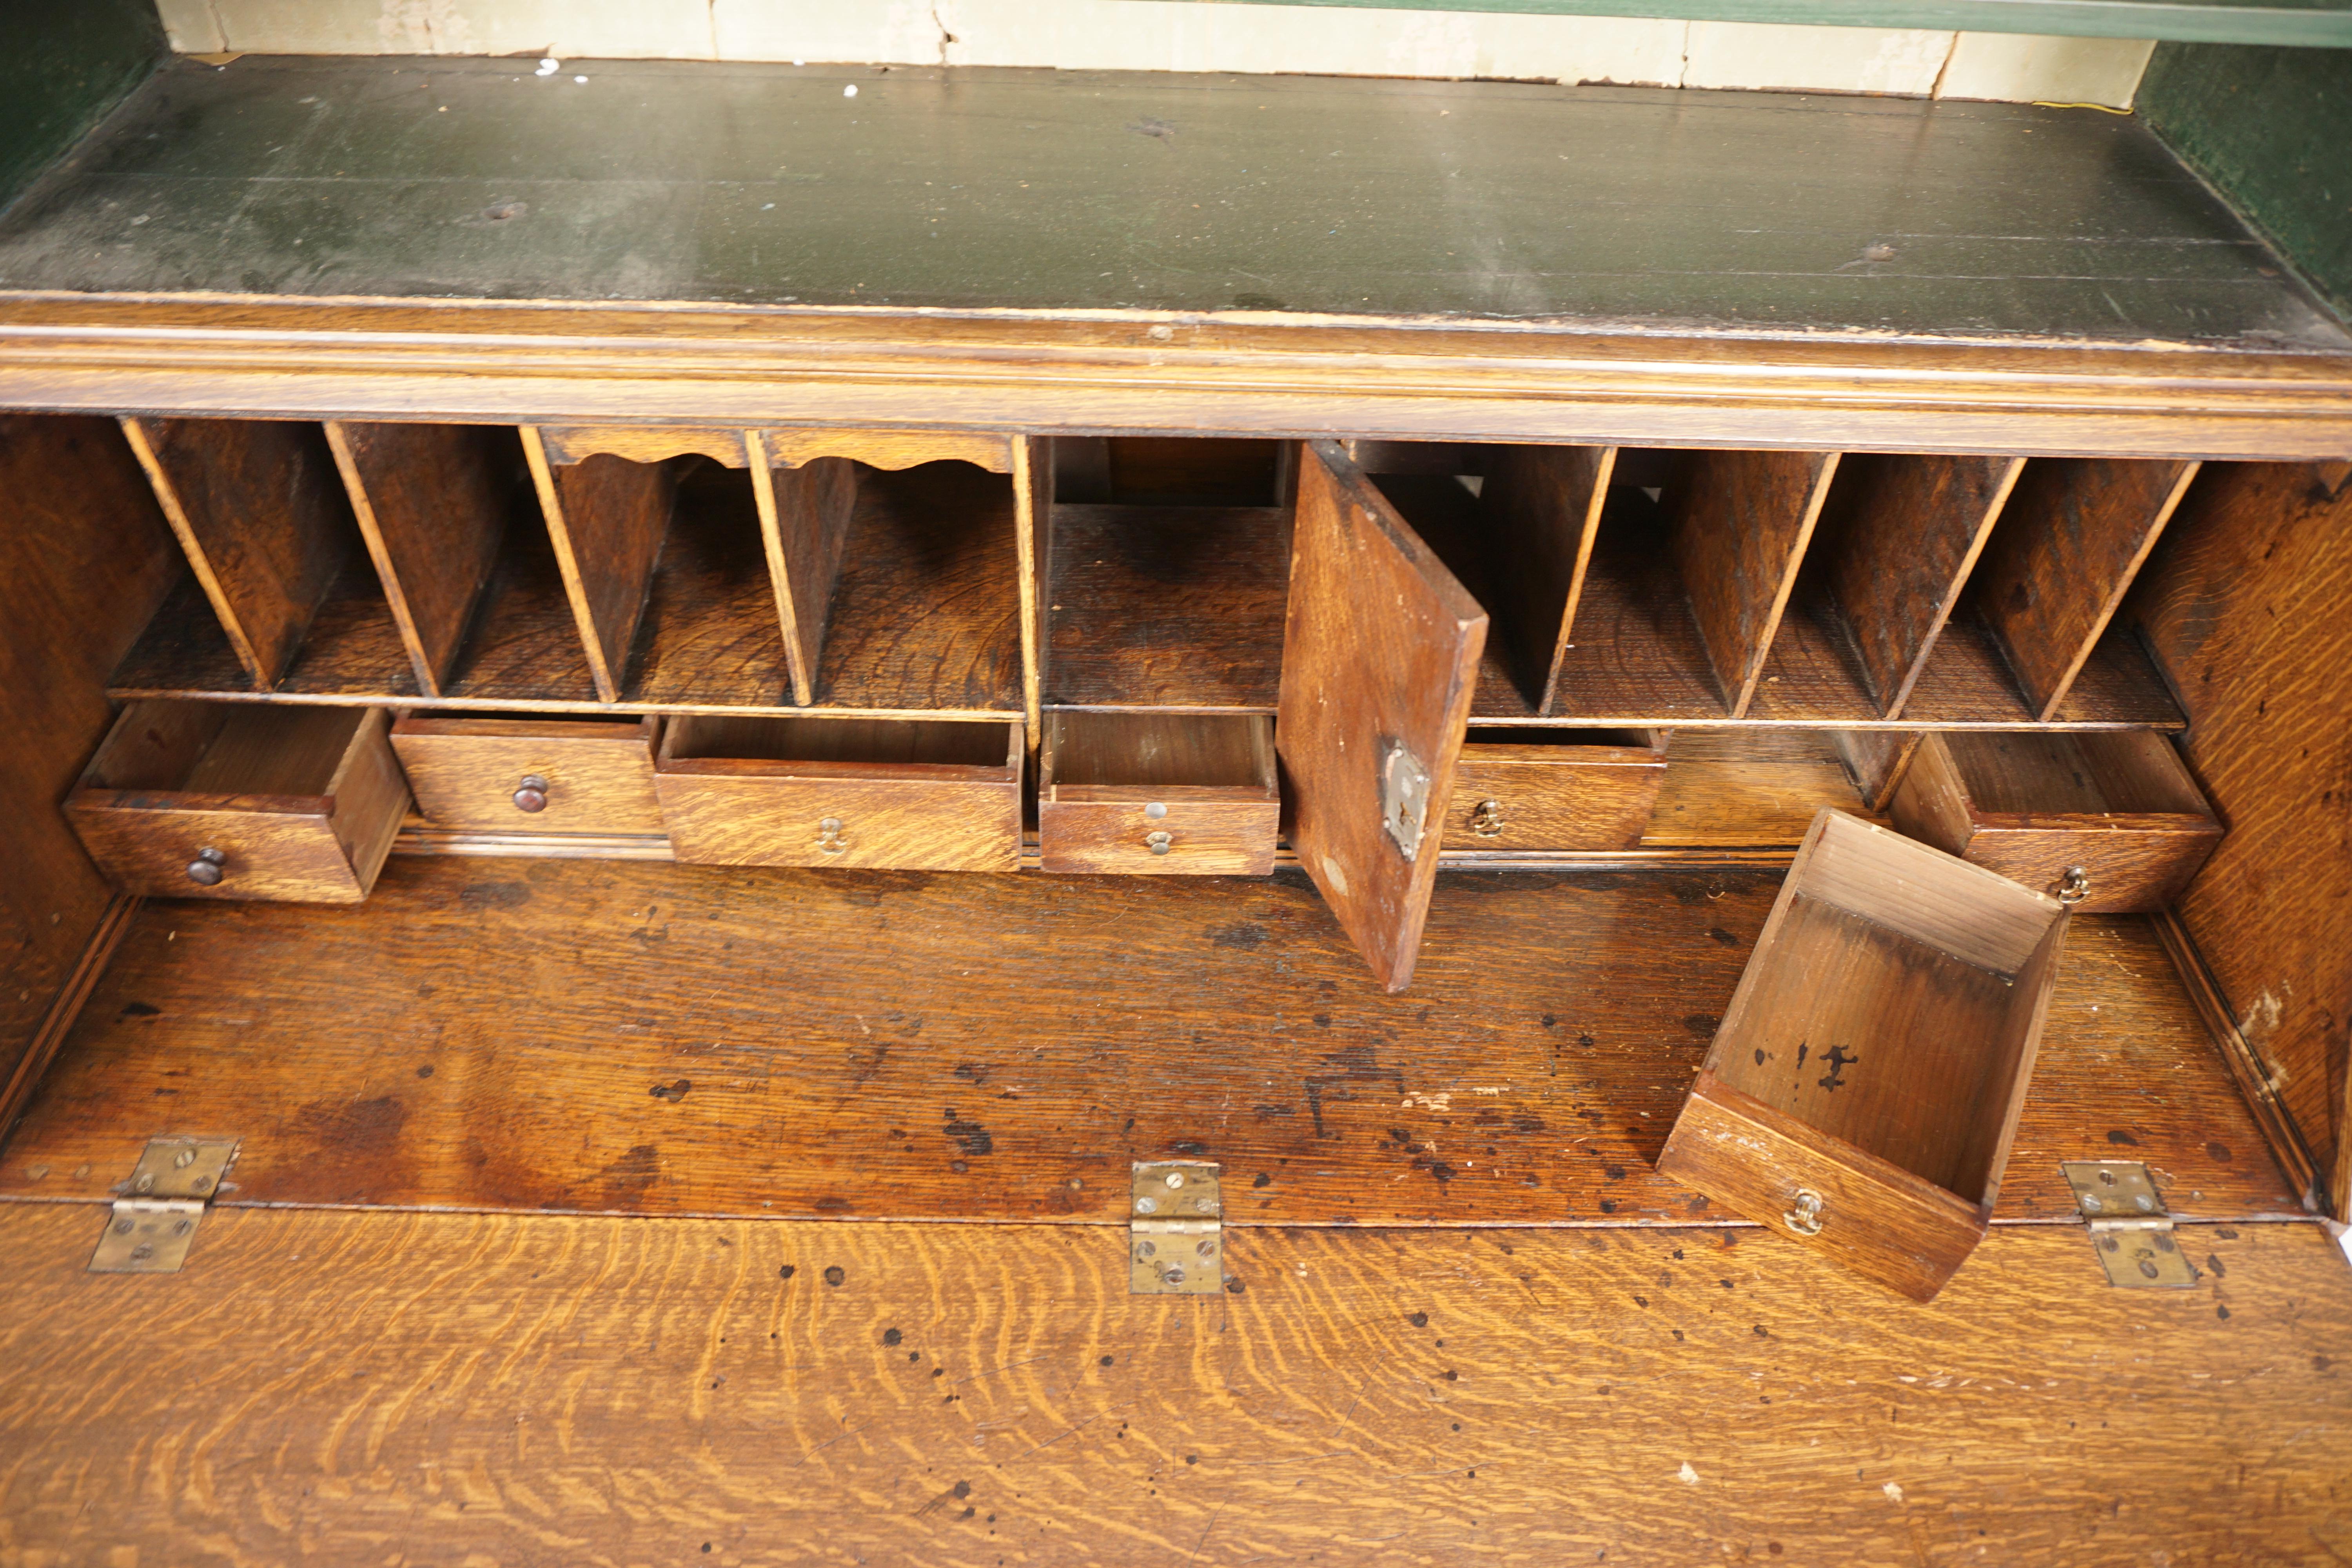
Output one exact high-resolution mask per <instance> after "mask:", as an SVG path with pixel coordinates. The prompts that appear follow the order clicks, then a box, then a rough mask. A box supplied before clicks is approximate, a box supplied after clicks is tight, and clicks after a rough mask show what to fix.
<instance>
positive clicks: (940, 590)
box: [816, 462, 1023, 718]
mask: <svg viewBox="0 0 2352 1568" xmlns="http://www.w3.org/2000/svg"><path fill="white" fill-rule="evenodd" d="M1018 533H1019V527H1018V519H1017V517H1016V513H1015V507H1014V504H1013V485H1012V481H1011V480H1010V479H1008V478H1005V477H1003V476H1002V475H997V474H992V473H989V472H987V471H986V470H984V469H982V468H975V467H973V466H972V465H971V464H970V463H965V462H938V463H926V464H924V465H923V466H921V467H919V468H908V469H907V470H906V471H904V472H903V473H894V472H890V471H888V470H877V471H873V472H868V473H866V474H865V475H864V476H862V477H861V479H860V480H859V482H858V486H857V511H856V520H855V521H853V522H852V524H851V527H850V532H849V543H848V546H847V550H846V552H845V555H844V556H843V561H842V568H841V576H840V580H839V582H838V584H837V585H836V586H835V589H834V596H833V615H832V619H831V620H830V621H829V622H827V624H826V628H825V637H824V654H823V657H822V658H820V659H819V660H818V663H817V676H816V702H817V705H818V706H819V707H824V708H851V709H865V710H873V709H889V710H907V711H913V710H926V709H929V710H947V711H954V712H961V713H967V714H970V713H990V714H1003V715H1004V716H1006V717H1009V718H1018V717H1020V716H1021V714H1022V712H1023V702H1022V680H1023V658H1022V652H1021V587H1020V581H1019V579H1020V574H1021V565H1022V552H1021V548H1020V541H1019V538H1018Z"/></svg>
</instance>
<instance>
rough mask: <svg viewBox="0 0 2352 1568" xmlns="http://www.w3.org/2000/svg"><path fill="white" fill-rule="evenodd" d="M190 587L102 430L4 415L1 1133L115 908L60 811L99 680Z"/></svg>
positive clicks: (102, 698) (99, 728)
mask: <svg viewBox="0 0 2352 1568" xmlns="http://www.w3.org/2000/svg"><path fill="white" fill-rule="evenodd" d="M187 576H188V570H187V567H186V566H185V565H184V563H183V561H182V558H181V553H180V550H179V547H178V546H177V545H176V544H175V543H174V542H173V538H172V532H171V530H170V529H169V528H168V527H167V526H166V525H165V523H164V521H163V513H162V511H161V510H160V509H159V508H158V506H157V505H156V501H155V496H154V491H153V490H152V489H151V488H150V487H149V485H148V483H147V479H146V477H145V476H144V475H143V474H142V472H141V471H140V468H139V462H138V459H137V458H134V457H133V456H132V455H131V448H130V446H129V444H128V443H127V442H126V441H125V440H124V438H123V435H122V432H121V429H120V428H119V427H118V426H116V425H115V423H114V421H112V420H110V419H97V418H86V417H65V418H60V417H57V416H41V415H31V416H26V415H0V732H5V734H6V735H7V736H8V738H9V739H8V743H7V744H6V745H5V746H0V860H5V862H6V864H7V867H8V872H7V874H6V875H5V876H0V969H5V972H6V976H7V980H6V984H0V1126H5V1124H6V1123H7V1121H9V1120H11V1119H13V1118H14V1116H15V1113H16V1106H17V1104H18V1103H19V1102H20V1100H21V1092H19V1091H21V1090H22V1089H29V1088H30V1084H29V1083H25V1082H21V1081H20V1080H19V1079H18V1078H17V1071H18V1069H19V1068H22V1067H23V1066H24V1065H25V1064H26V1054H25V1053H26V1051H27V1050H29V1049H31V1048H33V1047H35V1046H37V1045H48V1044H54V1042H55V1040H56V1037H57V1036H56V1032H55V1030H54V1029H51V1028H48V1027H47V1018H48V1015H49V1013H50V1009H51V1006H52V1005H53V1002H54V1000H55V999H56V998H57V997H58V994H59V993H60V992H61V991H62V990H63V989H65V988H66V987H67V986H68V984H70V983H71V981H72V980H73V978H74V975H75V973H76V971H77V968H78V966H79V963H80V961H81V958H82V954H83V952H84V951H85V947H86V944H87V943H88V942H89V941H90V939H91V936H92V933H93V932H94V931H96V930H97V929H98V927H99V924H100V921H101V920H102V919H103V918H104V916H105V914H106V910H107V909H108V906H109V903H110V900H111V899H112V897H113V889H111V888H110V887H109V886H108V885H107V883H106V881H105V879H103V878H101V877H100V875H99V873H98V871H97V869H96V868H94V867H92V866H91V865H90V863H89V858H88V857H87V856H85V855H84V854H83V853H82V849H81V843H80V840H79V838H78V837H76V836H75V834H74V831H73V829H72V828H71V827H70V826H68V825H67V823H66V820H65V818H64V817H63V816H61V815H59V813H58V802H59V801H61V800H63V799H64V798H65V796H66V793H67V791H68V790H69V789H71V788H72V787H73V783H74V780H75V778H76V777H77V776H78V775H79V773H81V770H82V765H83V764H84V763H86V762H88V761H89V755H90V753H91V752H93V751H95V750H96V749H97V746H98V743H99V742H100V739H101V738H103V737H104V735H105V733H106V729H107V725H108V723H109V722H110V709H109V706H108V702H107V699H106V690H105V687H106V680H107V677H108V675H109V674H110V671H111V670H112V669H113V668H114V666H115V664H116V663H117V661H119V660H120V659H121V658H122V656H123V654H124V653H125V652H126V651H127V650H128V649H129V647H131V643H132V640H133V639H134V638H136V637H138V636H139V632H140V627H141V626H142V624H143V623H144V622H145V621H146V620H147V618H148V616H151V615H152V614H153V613H154V611H155V607H156V605H158V604H159V603H160V602H161V601H162V600H163V596H164V595H165V594H166V593H167V592H168V591H169V589H170V587H171V585H172V584H173V582H174V581H185V580H186V578H187ZM214 635H215V637H218V636H219V633H218V631H217V630H215V633H214Z"/></svg>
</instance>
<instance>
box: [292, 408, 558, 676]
mask: <svg viewBox="0 0 2352 1568" xmlns="http://www.w3.org/2000/svg"><path fill="white" fill-rule="evenodd" d="M327 443H328V445H329V446H330V447H332V448H333V449H334V454H335V464H336V466H337V467H338V468H341V470H342V475H343V485H344V488H345V489H347V490H348V491H349V492H350V495H351V501H352V512H353V513H354V514H356V515H357V517H358V519H359V524H360V536H361V537H362V538H363V539H364V540H366V541H367V548H368V554H369V555H370V556H371V557H372V558H373V560H374V562H375V569H376V575H377V576H378V577H380V578H382V579H383V593H384V597H385V599H386V600H388V601H389V602H390V604H391V605H392V616H393V620H394V622H395V623H396V624H397V625H398V626H399V628H400V640H401V646H402V647H404V648H406V649H407V650H408V658H409V661H410V662H411V663H412V664H414V665H415V667H416V685H417V689H419V690H421V691H423V692H424V693H425V695H426V696H428V697H438V696H440V695H441V694H442V693H443V692H444V691H446V689H448V686H449V683H450V682H451V681H452V680H454V679H456V676H457V659H458V655H459V652H460V651H461V649H462V647H463V645H464V642H465V638H466V633H467V628H468V627H470V626H472V624H473V620H474V615H475V612H476V611H477V610H478V608H480V606H481V603H482V597H483V595H484V594H485V592H487V590H488V587H489V584H490V574H491V571H492V570H493V568H495V567H496V566H497V564H498V560H499V544H500V542H502V540H503V538H504V536H505V534H506V528H507V503H508V491H509V488H510V486H511V485H512V483H513V480H514V479H515V446H514V437H511V436H510V435H508V434H507V433H506V432H505V431H503V430H499V429H496V428H493V427H491V426H483V425H352V424H338V423H330V424H329V425H328V426H327Z"/></svg>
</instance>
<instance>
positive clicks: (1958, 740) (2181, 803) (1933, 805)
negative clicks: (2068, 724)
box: [1887, 731, 2221, 914]
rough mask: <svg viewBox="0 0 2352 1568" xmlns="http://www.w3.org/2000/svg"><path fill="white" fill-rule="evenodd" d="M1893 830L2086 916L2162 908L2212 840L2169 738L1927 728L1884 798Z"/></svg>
mask: <svg viewBox="0 0 2352 1568" xmlns="http://www.w3.org/2000/svg"><path fill="white" fill-rule="evenodd" d="M1887 812H1888V815H1889V816H1890V817H1891V818H1892V819H1893V821H1894V824H1895V827H1896V828H1898V829H1899V830H1900V831H1902V832H1904V833H1906V834H1908V835H1909V836H1910V837H1914V838H1916V839H1919V840H1920V841H1922V842H1923V843H1927V844H1932V845H1934V846H1935V847H1937V848H1938V849H1941V850H1943V851H1944V852H1945V853H1947V854H1950V855H1958V856H1960V857H1961V858H1964V859H1967V860H1968V861H1969V862H1970V863H1972V864H1974V865H1979V866H1983V867H1986V868H1989V869H1991V870H1995V871H1999V872H2000V874H2001V875H2002V876H2004V877H2008V878H2010V879H2012V880H2015V881H2018V882H2022V883H2023V884H2025V885H2026V886H2027V887H2029V888H2038V889H2043V890H2050V889H2055V888H2057V887H2058V886H2059V885H2060V884H2061V882H2062V880H2063V879H2065V878H2067V877H2068V876H2069V875H2070V873H2072V872H2074V871H2077V870H2079V871H2081V872H2082V873H2083V874H2084V876H2085V877H2086V878H2087V879H2088V881H2087V892H2086V893H2085V894H2084V896H2083V897H2082V898H2081V899H2080V900H2079V901H2078V902H2077V903H2076V905H2075V908H2076V909H2077V910H2081V911H2082V912H2083V913H2085V914H2123V913H2146V912H2148V911H2152V910H2160V909H2163V908H2164V907H2165V906H2167V905H2168V904H2169V903H2171V902H2172V900H2173V897H2174V895H2175V894H2177V893H2179V891H2180V889H2182V888H2183V887H2184V886H2186V885H2187V884H2188V881H2189V878H2190V877H2191V876H2193V875H2195V873H2196V870H2197V868H2198V867H2200V866H2201V865H2203V864H2204V863H2205V859H2206V858H2207V857H2208V856H2210V854H2211V853H2212V852H2213V848H2214V846H2215V845H2216V844H2218V843H2219V842H2220V841H2221V823H2220V822H2218V821H2216V820H2215V819H2214V816H2213V814H2212V811H2211V808H2210V807H2209V806H2208V805H2206V804H2205V800H2204V797H2203V796H2202V795H2199V794H2198V793H2197V785H2196V783H2195V781H2194V780H2192V779H2191V778H2190V777H2189V772H2188V770H2187V769H2186V768H2185V767H2183V766H2182V765H2181V762H2180V757H2179V753H2178V752H2175V751H2173V749H2172V742H2170V741H2168V739H2166V738H2165V737H2164V736H2162V735H2157V734H2151V733H2149V732H2147V731H2123V732H2120V733H2115V734H2081V735H2069V734H2055V735H2036V734H2010V735H2002V734H1988V735H1929V736H1927V737H1926V738H1925V739H1924V740H1923V741H1922V742H1920V745H1919V750H1918V753H1917V756H1916V759H1915V761H1914V762H1913V763H1912V765H1911V769H1910V771H1909V772H1908V773H1906V774H1905V775H1904V777H1903V781H1902V783H1901V784H1899V785H1897V786H1896V788H1895V795H1894V798H1893V800H1892V801H1891V802H1890V803H1889V805H1888V807H1887Z"/></svg>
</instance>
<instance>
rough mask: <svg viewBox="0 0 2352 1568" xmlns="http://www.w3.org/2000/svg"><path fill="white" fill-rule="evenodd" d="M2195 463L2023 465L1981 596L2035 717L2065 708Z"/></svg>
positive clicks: (1979, 580) (1982, 575) (1979, 582)
mask: <svg viewBox="0 0 2352 1568" xmlns="http://www.w3.org/2000/svg"><path fill="white" fill-rule="evenodd" d="M2197 468H2198V465H2197V464H2195V463H2193V462H2169V463H2149V462H2117V461H2112V460H2106V459H2101V458H2043V459H2042V460H2041V461H2039V462H2034V463H2029V464H2028V465H2027V466H2026V470H2025V474H2024V476H2023V477H2022V478H2021V479H2019V480H2018V482H2017V488H2016V489H2015V490H2013V491H2012V492H2011V496H2010V504H2009V506H2008V508H2007V509H2006V512H2005V515H2004V517H2003V519H2002V521H2001V525H2000V527H1999V528H1998V529H1996V530H1995V531H1994V533H1993V539H1992V542H1991V544H1990V546H1989V547H1988V548H1987V550H1986V552H1985V557H1984V562H1983V564H1982V567H1981V569H1980V570H1979V572H1978V573H1977V577H1976V585H1975V595H1974V596H1975V600H1976V604H1977V608H1978V613H1979V616H1981V617H1982V618H1983V620H1984V623H1985V625H1986V626H1988V627H1990V629H1991V631H1992V634H1993V636H1994V637H1995V638H1996V639H1998V641H1999V642H2000V648H2001V652H2002V654H2003V655H2004V656H2005V657H2006V658H2008V660H2009V666H2010V668H2011V671H2013V672H2014V673H2015V675H2016V677H2017V680H2018V683H2019V685H2020V686H2021V687H2022V688H2023V689H2024V692H2025V700H2026V704H2027V706H2028V707H2030V708H2031V709H2032V710H2033V715H2034V717H2035V718H2037V719H2046V718H2048V717H2050V716H2051V715H2052V714H2053V713H2054V712H2056V711H2057V710H2058V708H2059V705H2060V704H2061V703H2062V702H2063V700H2064V699H2065V697H2066V694H2067V692H2068V690H2069V689H2071V688H2072V687H2073V686H2074V680H2075V677H2076V674H2077V673H2078V672H2079V671H2080V670H2081V669H2082V668H2083V663H2084V660H2085V659H2086V658H2089V657H2090V653H2091V649H2092V647H2094V646H2095V644H2096V643H2097V642H2098V641H2099V639H2100V636H2101V634H2102V633H2104V632H2105V630H2106V628H2107V622H2108V621H2109V620H2110V619H2112V618H2113V617H2114V616H2115V613H2116V608H2117V606H2119V605H2121V604H2122V603H2123V598H2124V595H2125V593H2126V591H2127V590H2128V589H2129V588H2130V587H2131V582H2132V578H2133V576H2134V575H2135V574H2137V572H2138V571H2139V568H2140V563H2142V562H2144V561H2146V560H2147V552H2149V551H2150V550H2152V549H2153V548H2155V545H2156V542H2157V539H2158V536H2159V535H2160V534H2161V533H2162V532H2163V531H2164V525H2165V523H2166V522H2167V521H2169V520H2170V518H2171V516H2172V511H2173V509H2174V508H2175V507H2176V506H2178V505H2179V503H2180V498H2181V496H2182V495H2183V494H2184V493H2185V492H2186V491H2187V490H2188V489H2189V481H2190V480H2192V479H2195V478H2196V477H2197Z"/></svg>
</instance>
